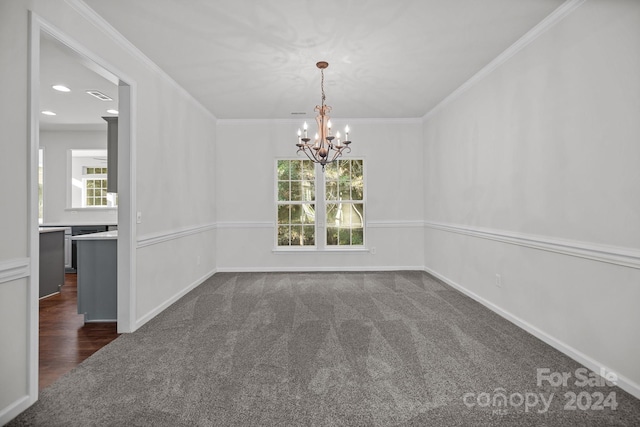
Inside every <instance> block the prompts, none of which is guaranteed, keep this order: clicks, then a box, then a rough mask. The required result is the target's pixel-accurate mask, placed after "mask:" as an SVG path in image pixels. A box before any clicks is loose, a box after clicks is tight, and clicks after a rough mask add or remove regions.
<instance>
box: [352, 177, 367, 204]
mask: <svg viewBox="0 0 640 427" xmlns="http://www.w3.org/2000/svg"><path fill="white" fill-rule="evenodd" d="M363 190H364V188H363V187H362V181H359V182H358V181H354V182H353V183H352V184H351V200H363V199H364V191H363Z"/></svg>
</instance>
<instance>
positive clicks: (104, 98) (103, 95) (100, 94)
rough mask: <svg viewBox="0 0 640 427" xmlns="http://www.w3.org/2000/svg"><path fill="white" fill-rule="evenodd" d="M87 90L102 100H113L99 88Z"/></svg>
mask: <svg viewBox="0 0 640 427" xmlns="http://www.w3.org/2000/svg"><path fill="white" fill-rule="evenodd" d="M86 92H87V93H88V94H89V95H91V96H94V97H96V98H98V99H99V100H100V101H113V98H111V97H109V96H108V95H105V94H104V93H102V92H100V91H99V90H88V91H86Z"/></svg>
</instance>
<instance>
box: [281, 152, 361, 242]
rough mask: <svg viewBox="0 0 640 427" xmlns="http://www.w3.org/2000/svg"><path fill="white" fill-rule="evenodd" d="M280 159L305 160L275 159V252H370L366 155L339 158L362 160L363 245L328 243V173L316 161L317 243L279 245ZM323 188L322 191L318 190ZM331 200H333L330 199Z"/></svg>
mask: <svg viewBox="0 0 640 427" xmlns="http://www.w3.org/2000/svg"><path fill="white" fill-rule="evenodd" d="M280 160H305V159H304V158H300V157H278V158H276V159H275V160H274V166H273V169H272V170H273V188H274V196H273V200H274V209H273V211H274V212H275V214H274V215H275V226H274V233H273V236H274V240H273V252H369V249H368V248H367V222H366V217H367V191H368V190H367V188H368V185H367V178H368V175H369V174H368V172H367V159H366V158H365V157H353V158H352V157H347V158H342V159H339V160H362V173H363V175H364V176H363V187H364V188H363V195H362V198H363V199H362V205H363V206H364V214H363V215H362V216H363V218H362V233H363V236H362V242H363V244H362V245H327V226H326V214H327V212H326V200H325V197H326V186H325V185H326V175H325V173H324V172H323V171H322V166H321V165H320V164H317V163H314V167H315V169H314V171H315V189H316V197H315V201H314V202H313V203H314V204H315V210H316V215H315V230H314V231H315V245H309V246H278V161H280ZM318 189H322V191H318ZM330 202H331V201H330Z"/></svg>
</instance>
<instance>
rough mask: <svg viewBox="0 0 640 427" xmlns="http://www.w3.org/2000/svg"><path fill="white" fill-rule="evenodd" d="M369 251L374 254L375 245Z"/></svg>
mask: <svg viewBox="0 0 640 427" xmlns="http://www.w3.org/2000/svg"><path fill="white" fill-rule="evenodd" d="M369 252H371V253H372V254H374V255H375V253H376V247H375V246H373V247H372V248H371V249H370V250H369Z"/></svg>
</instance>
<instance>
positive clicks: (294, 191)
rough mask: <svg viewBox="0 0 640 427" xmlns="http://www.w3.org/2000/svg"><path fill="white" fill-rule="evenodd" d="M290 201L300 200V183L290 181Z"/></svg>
mask: <svg viewBox="0 0 640 427" xmlns="http://www.w3.org/2000/svg"><path fill="white" fill-rule="evenodd" d="M291 200H295V201H301V200H302V183H301V182H300V181H291Z"/></svg>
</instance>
